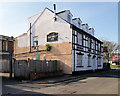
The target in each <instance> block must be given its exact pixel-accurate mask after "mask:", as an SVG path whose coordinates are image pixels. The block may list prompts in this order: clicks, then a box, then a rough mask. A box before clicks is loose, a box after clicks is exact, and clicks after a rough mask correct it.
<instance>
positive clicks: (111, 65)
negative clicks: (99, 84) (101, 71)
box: [110, 64, 120, 68]
mask: <svg viewBox="0 0 120 96" xmlns="http://www.w3.org/2000/svg"><path fill="white" fill-rule="evenodd" d="M110 67H115V68H117V67H120V65H111V64H110Z"/></svg>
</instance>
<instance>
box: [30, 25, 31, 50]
mask: <svg viewBox="0 0 120 96" xmlns="http://www.w3.org/2000/svg"><path fill="white" fill-rule="evenodd" d="M30 52H31V23H30Z"/></svg>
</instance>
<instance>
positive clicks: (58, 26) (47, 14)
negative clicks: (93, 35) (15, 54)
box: [18, 9, 72, 47]
mask: <svg viewBox="0 0 120 96" xmlns="http://www.w3.org/2000/svg"><path fill="white" fill-rule="evenodd" d="M53 16H54V13H52V12H51V11H49V10H48V9H45V11H44V12H43V14H42V15H41V16H40V18H39V19H38V21H37V22H36V23H35V24H34V25H33V26H32V28H31V31H32V34H31V39H32V40H31V43H32V46H33V37H34V36H38V45H45V44H46V43H62V42H71V41H72V29H71V28H70V24H69V23H67V22H66V21H64V20H62V19H61V18H59V17H58V16H57V20H56V21H54V18H53ZM51 32H57V33H58V41H55V42H47V35H48V34H49V33H51ZM29 37H30V31H28V33H27V35H26V37H25V36H23V37H22V36H21V37H18V42H19V43H18V46H20V47H27V46H30V43H29V42H30V39H29ZM23 38H24V39H23ZM23 40H24V41H23ZM23 42H24V43H23Z"/></svg>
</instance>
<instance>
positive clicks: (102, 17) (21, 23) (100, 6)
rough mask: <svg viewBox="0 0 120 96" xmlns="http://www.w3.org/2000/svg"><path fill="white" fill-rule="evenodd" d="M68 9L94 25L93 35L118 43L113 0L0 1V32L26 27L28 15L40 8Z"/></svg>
mask: <svg viewBox="0 0 120 96" xmlns="http://www.w3.org/2000/svg"><path fill="white" fill-rule="evenodd" d="M53 4H56V6H57V10H56V12H59V11H62V10H70V11H71V13H72V14H73V17H79V18H81V20H82V23H88V25H89V26H90V27H93V28H94V29H95V37H97V38H102V39H104V40H108V41H113V42H116V43H118V3H117V2H2V3H0V35H6V36H14V37H16V36H19V35H21V34H23V33H25V32H27V30H28V17H30V16H32V15H34V14H36V13H38V12H40V11H42V10H44V8H45V7H48V8H49V9H51V10H53Z"/></svg>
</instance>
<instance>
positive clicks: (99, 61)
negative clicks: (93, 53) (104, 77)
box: [97, 58, 101, 66]
mask: <svg viewBox="0 0 120 96" xmlns="http://www.w3.org/2000/svg"><path fill="white" fill-rule="evenodd" d="M97 63H98V66H100V65H101V58H98V60H97Z"/></svg>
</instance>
